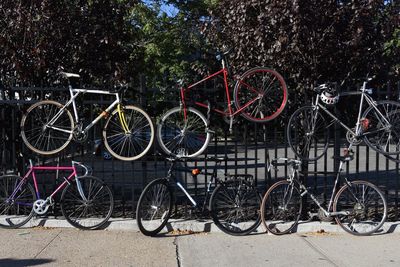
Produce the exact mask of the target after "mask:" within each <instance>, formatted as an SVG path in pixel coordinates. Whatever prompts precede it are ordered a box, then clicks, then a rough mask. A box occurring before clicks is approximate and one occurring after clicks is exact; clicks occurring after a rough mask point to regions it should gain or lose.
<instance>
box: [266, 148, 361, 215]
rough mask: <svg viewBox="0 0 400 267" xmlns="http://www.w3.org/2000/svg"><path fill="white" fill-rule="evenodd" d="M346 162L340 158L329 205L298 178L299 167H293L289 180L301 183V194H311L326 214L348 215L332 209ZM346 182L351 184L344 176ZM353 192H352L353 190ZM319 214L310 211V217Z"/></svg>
mask: <svg viewBox="0 0 400 267" xmlns="http://www.w3.org/2000/svg"><path fill="white" fill-rule="evenodd" d="M351 148H352V144H350V145H349V147H348V148H347V150H348V151H350V150H351ZM282 159H284V160H286V161H287V160H288V159H286V158H282ZM344 163H345V161H344V160H342V159H341V160H340V163H339V167H338V170H337V172H336V178H335V182H334V185H333V188H332V194H331V197H330V200H329V203H328V205H327V207H324V206H323V205H322V204H321V203H320V202H319V201H318V199H317V197H315V196H314V194H313V193H312V192H310V191H309V190H308V189H307V187H305V185H304V184H303V183H302V182H301V181H300V180H299V179H298V176H299V175H298V172H299V171H298V169H295V168H293V167H292V169H291V172H290V174H289V175H288V177H289V179H288V181H289V182H290V183H291V184H293V183H297V184H298V185H299V188H300V190H301V193H300V196H301V197H303V196H304V195H309V196H310V198H311V199H312V200H313V201H314V203H315V204H317V206H318V207H319V208H320V209H321V210H322V211H323V212H324V214H325V216H327V217H329V216H337V215H348V213H346V212H333V211H331V210H332V208H333V202H334V198H335V195H336V192H337V191H338V184H339V180H340V178H341V176H340V173H341V172H342V171H343V168H342V167H343V164H344ZM270 168H271V165H270V167H269V168H268V171H270ZM344 183H345V184H347V185H348V186H351V183H350V182H349V181H348V180H347V178H346V177H344ZM351 193H352V192H351ZM353 197H354V198H355V199H356V196H354V195H353ZM317 215H318V213H317V214H312V213H310V217H311V218H312V217H313V216H317Z"/></svg>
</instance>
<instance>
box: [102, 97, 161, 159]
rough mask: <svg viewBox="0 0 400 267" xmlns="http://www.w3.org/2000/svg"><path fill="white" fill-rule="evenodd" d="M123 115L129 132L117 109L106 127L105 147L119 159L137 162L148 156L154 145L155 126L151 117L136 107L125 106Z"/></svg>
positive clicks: (104, 135) (104, 130) (104, 133)
mask: <svg viewBox="0 0 400 267" xmlns="http://www.w3.org/2000/svg"><path fill="white" fill-rule="evenodd" d="M123 113H124V116H125V120H126V124H127V125H126V126H127V129H128V130H129V132H128V133H126V132H125V130H124V127H123V126H122V125H121V121H120V119H119V114H118V110H117V109H115V110H114V111H113V112H112V113H111V114H110V116H109V117H108V119H107V121H106V124H105V125H104V129H103V139H104V145H105V147H106V148H107V150H108V151H109V152H110V154H111V155H112V156H113V157H115V158H117V159H120V160H123V161H133V160H137V159H140V158H141V157H143V156H144V155H146V153H147V152H148V151H149V150H150V148H151V146H152V145H153V141H154V135H155V132H154V125H153V122H152V121H151V118H150V116H149V115H148V114H147V113H146V112H145V111H144V110H142V109H141V108H138V107H136V106H132V105H127V106H123ZM128 113H129V114H128ZM117 150H118V151H117Z"/></svg>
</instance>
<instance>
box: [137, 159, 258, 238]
mask: <svg viewBox="0 0 400 267" xmlns="http://www.w3.org/2000/svg"><path fill="white" fill-rule="evenodd" d="M167 160H168V161H170V162H171V164H170V167H169V169H168V173H167V176H166V177H165V178H159V179H156V180H154V181H152V182H150V183H149V184H148V185H147V186H146V188H145V189H144V190H143V192H142V194H141V195H140V198H139V202H138V205H137V210H136V220H137V223H138V226H139V229H140V231H141V232H142V233H143V234H145V235H147V236H155V235H156V234H158V233H159V232H160V231H161V230H162V229H163V228H164V227H165V225H166V224H167V222H168V219H169V218H170V216H171V213H172V207H173V199H174V190H173V187H174V186H175V185H176V186H177V188H179V189H180V190H181V191H182V192H183V193H184V194H185V195H186V197H187V198H188V199H189V200H190V202H191V203H192V206H193V207H194V208H199V209H200V211H201V212H204V211H206V210H207V205H206V203H207V200H208V198H209V196H210V192H211V187H212V186H213V185H214V184H215V183H216V184H217V186H216V187H215V188H214V190H212V193H211V197H210V199H209V206H208V210H209V212H210V214H211V217H212V219H213V221H214V223H215V225H216V226H217V227H218V228H219V229H221V230H222V231H223V232H225V233H227V234H231V235H246V234H248V233H250V232H252V231H254V230H255V229H256V228H257V227H258V226H259V225H260V222H261V219H260V216H259V207H260V204H261V196H260V194H259V193H258V191H257V189H256V186H255V184H254V179H253V177H252V176H251V175H230V174H227V173H224V174H223V175H224V178H223V179H221V178H219V177H218V166H220V164H221V162H222V161H224V160H226V159H225V158H218V157H208V158H207V160H208V161H210V160H213V161H215V162H216V163H215V165H214V169H213V172H212V173H208V172H206V171H205V170H200V169H192V171H191V172H192V175H193V176H194V177H196V176H197V175H199V174H208V175H211V179H210V181H209V182H208V184H207V188H206V192H205V199H204V201H203V205H201V206H199V205H198V203H197V202H196V201H195V200H194V199H193V197H192V196H191V195H190V194H189V193H188V192H187V190H186V189H185V188H184V187H183V185H182V184H181V183H180V182H179V181H178V180H177V178H176V177H175V176H174V175H173V170H174V169H175V166H176V164H177V163H178V162H186V161H189V160H190V161H198V160H200V159H195V158H190V159H189V157H176V158H167Z"/></svg>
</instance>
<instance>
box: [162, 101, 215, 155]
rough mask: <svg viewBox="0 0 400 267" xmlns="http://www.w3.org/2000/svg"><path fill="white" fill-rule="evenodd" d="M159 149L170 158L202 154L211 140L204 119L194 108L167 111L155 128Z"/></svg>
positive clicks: (178, 108) (177, 108)
mask: <svg viewBox="0 0 400 267" xmlns="http://www.w3.org/2000/svg"><path fill="white" fill-rule="evenodd" d="M157 139H158V143H159V145H160V147H161V149H162V150H163V151H164V152H165V153H166V154H167V155H171V156H177V155H179V156H186V157H196V156H198V155H200V154H201V153H203V151H204V150H205V149H206V148H207V146H208V143H209V142H210V139H211V134H210V133H209V131H208V123H207V120H206V118H205V117H204V116H203V114H201V112H200V111H198V110H196V109H194V108H187V109H186V119H184V109H181V108H180V107H176V108H173V109H170V110H168V111H167V112H166V113H165V114H164V115H163V116H162V118H161V120H160V123H159V124H158V127H157Z"/></svg>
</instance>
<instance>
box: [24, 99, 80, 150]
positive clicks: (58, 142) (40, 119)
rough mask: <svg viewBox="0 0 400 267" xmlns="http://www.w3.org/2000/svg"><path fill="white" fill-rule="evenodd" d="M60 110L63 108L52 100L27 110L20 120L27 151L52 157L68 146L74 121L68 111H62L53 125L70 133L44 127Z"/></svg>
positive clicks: (39, 103) (38, 103)
mask: <svg viewBox="0 0 400 267" xmlns="http://www.w3.org/2000/svg"><path fill="white" fill-rule="evenodd" d="M62 108H64V106H63V105H62V104H60V103H58V102H56V101H52V100H43V101H40V102H37V103H35V104H33V105H32V106H30V107H29V108H28V110H27V111H26V113H25V114H24V115H23V116H22V119H21V137H22V140H23V141H24V143H25V145H26V146H27V147H28V148H29V149H31V150H32V151H34V152H36V153H38V154H40V155H53V154H56V153H58V152H60V151H62V150H63V149H64V148H65V147H67V146H68V144H69V143H70V142H71V139H72V137H73V133H72V131H73V129H74V119H73V117H72V115H71V112H70V111H69V110H68V109H64V112H63V113H62V114H61V115H60V117H59V118H58V119H57V120H56V121H55V122H54V123H55V124H56V126H57V128H60V129H63V130H66V131H70V133H66V132H63V131H57V130H54V129H50V128H47V127H45V126H46V125H47V123H48V122H49V121H50V120H52V119H53V117H54V115H56V114H57V112H58V111H59V110H61V109H62ZM53 125H54V124H53ZM30 128H31V129H30ZM46 134H48V135H47V136H46ZM51 135H53V138H52V137H51ZM51 140H52V142H53V143H51ZM39 141H40V142H39ZM33 142H34V143H33ZM38 142H39V143H38ZM38 146H39V147H38ZM46 147H47V149H46Z"/></svg>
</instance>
